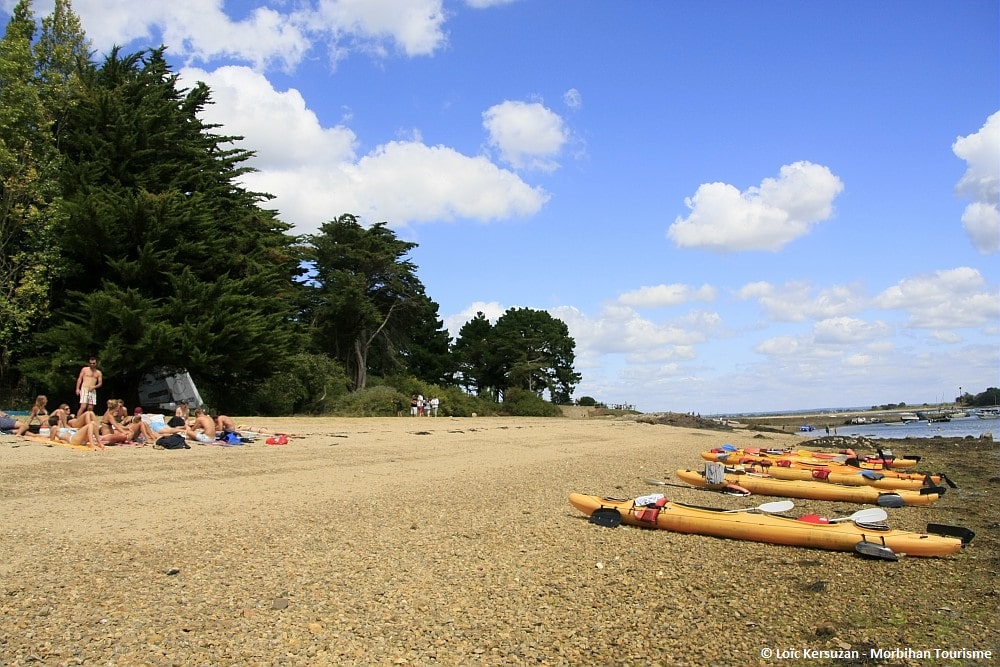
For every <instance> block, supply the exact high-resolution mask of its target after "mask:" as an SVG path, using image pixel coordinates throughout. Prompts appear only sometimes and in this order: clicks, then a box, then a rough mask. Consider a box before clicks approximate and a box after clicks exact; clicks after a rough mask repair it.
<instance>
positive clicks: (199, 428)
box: [188, 408, 229, 444]
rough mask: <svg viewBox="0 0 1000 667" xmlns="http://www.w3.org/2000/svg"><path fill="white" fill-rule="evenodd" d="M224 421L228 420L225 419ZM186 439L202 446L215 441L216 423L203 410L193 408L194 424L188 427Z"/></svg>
mask: <svg viewBox="0 0 1000 667" xmlns="http://www.w3.org/2000/svg"><path fill="white" fill-rule="evenodd" d="M226 419H229V418H228V417H226ZM188 437H189V438H192V439H194V440H197V441H198V442H200V443H202V444H208V443H210V442H213V441H215V439H216V422H215V420H214V419H212V418H211V417H210V416H209V415H207V414H205V409H204V408H195V410H194V422H193V423H192V424H191V425H190V426H189V427H188Z"/></svg>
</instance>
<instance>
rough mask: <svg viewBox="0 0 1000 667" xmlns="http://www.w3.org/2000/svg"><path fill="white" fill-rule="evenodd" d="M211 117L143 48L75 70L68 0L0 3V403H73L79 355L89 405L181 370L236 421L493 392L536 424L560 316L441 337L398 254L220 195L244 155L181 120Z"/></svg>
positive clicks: (194, 93) (82, 59)
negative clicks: (0, 31)
mask: <svg viewBox="0 0 1000 667" xmlns="http://www.w3.org/2000/svg"><path fill="white" fill-rule="evenodd" d="M210 103H211V95H210V90H209V89H208V87H207V86H205V85H204V84H202V83H199V84H197V85H195V86H193V87H192V88H190V89H183V88H181V87H180V85H179V82H178V77H177V75H175V74H174V73H173V72H172V71H171V68H170V67H169V65H168V64H167V62H166V60H165V57H164V49H163V48H160V49H154V50H144V51H140V52H138V53H132V54H124V53H122V52H121V51H120V50H119V49H114V50H112V51H111V52H110V53H109V54H108V55H107V56H106V57H104V58H103V60H101V61H100V62H97V61H95V59H94V57H93V54H92V52H91V50H90V46H89V42H88V40H87V39H86V36H85V33H84V31H83V28H82V25H81V23H80V20H79V17H78V16H77V15H76V14H75V13H74V12H73V10H72V7H71V5H70V2H69V0H56V2H55V8H54V10H53V12H52V13H51V14H50V15H48V16H46V17H43V18H42V19H41V21H40V22H39V21H36V19H35V16H34V15H33V13H32V9H31V2H30V0H21V1H20V2H19V3H18V4H17V5H16V7H15V8H14V11H13V14H12V16H11V19H10V22H9V24H8V25H7V29H6V32H5V34H4V36H3V39H2V41H0V291H2V293H0V401H3V402H5V403H6V404H7V405H8V406H10V401H11V400H13V399H14V398H23V397H26V396H29V395H33V394H34V393H46V394H48V395H49V397H50V402H51V401H52V400H64V401H66V402H68V403H71V404H72V403H73V400H74V399H75V397H74V396H73V391H74V385H75V380H76V374H77V372H78V371H79V369H80V367H81V366H82V365H84V364H85V363H86V360H87V358H88V357H89V356H91V355H93V356H96V357H97V358H98V360H99V364H100V368H101V369H102V371H103V373H104V377H105V384H104V387H103V388H102V392H101V395H102V396H103V397H110V396H118V397H121V398H124V399H125V400H126V401H129V402H132V403H133V404H135V399H136V397H137V391H138V387H139V385H140V383H141V379H142V377H143V376H144V375H145V374H147V373H151V372H155V371H164V370H166V371H170V370H178V369H186V370H188V371H189V372H190V373H191V375H192V377H193V378H194V379H195V381H196V382H197V384H198V387H199V390H200V391H201V393H202V395H203V398H205V399H206V400H207V401H208V402H209V404H210V405H211V406H212V407H213V408H217V409H221V410H226V411H229V412H232V413H235V414H253V413H260V414H289V413H307V412H312V413H322V412H330V411H335V412H346V413H352V414H391V413H392V412H393V411H395V410H397V409H399V408H400V407H401V404H403V405H404V406H405V408H406V410H407V411H408V408H409V397H410V396H411V395H412V394H416V393H421V394H427V395H429V394H437V395H438V396H439V397H440V398H441V399H442V406H443V408H444V409H445V410H446V413H447V414H458V415H461V414H463V413H469V412H472V411H479V412H488V411H490V410H491V409H494V410H499V409H501V408H500V406H499V405H498V404H497V403H496V402H497V401H498V400H501V398H502V400H503V408H502V409H504V410H506V411H508V412H514V413H518V414H524V413H528V414H545V413H548V412H551V410H552V409H553V408H554V406H553V404H554V403H565V402H568V401H569V400H570V399H571V396H572V392H573V389H574V386H575V384H576V383H577V382H579V380H580V376H579V375H578V374H577V373H576V372H574V370H573V363H574V348H575V343H574V341H573V339H572V338H571V337H570V336H569V332H568V329H567V327H566V325H565V324H564V323H563V322H561V321H560V320H558V319H555V318H553V317H551V316H550V315H549V314H548V313H546V312H544V311H538V310H532V309H527V308H518V309H510V310H508V311H507V312H506V313H504V314H503V315H502V316H501V317H500V318H499V319H498V320H497V321H496V323H491V322H490V321H489V320H488V319H487V318H486V317H485V316H484V315H483V314H482V313H480V314H478V315H477V316H476V317H475V318H474V319H472V320H471V321H469V322H467V323H466V324H465V326H464V327H462V329H461V331H460V333H459V335H458V337H457V338H456V339H454V340H452V339H451V337H450V336H449V334H448V331H447V329H445V328H444V326H443V322H442V321H441V320H440V319H439V318H438V305H437V304H436V303H435V302H434V301H433V300H432V299H431V298H430V297H429V296H428V295H427V294H426V292H425V289H424V286H423V284H422V283H421V281H420V279H419V278H418V277H417V267H416V266H415V265H414V264H413V263H412V262H411V261H410V260H409V259H408V256H409V254H410V252H411V251H412V250H413V248H414V247H415V244H413V243H409V242H406V241H403V240H401V239H399V238H397V236H396V235H395V233H394V232H393V231H392V230H391V229H390V228H389V227H388V226H387V224H386V223H378V224H375V225H371V226H368V227H365V226H363V225H362V224H360V222H359V221H358V220H357V219H356V218H355V217H354V216H353V215H350V214H342V215H339V216H337V217H335V218H332V219H331V220H330V221H328V222H326V223H325V224H323V225H322V226H321V227H320V229H319V232H318V233H316V234H313V235H308V236H296V235H294V234H292V233H291V228H290V226H289V225H288V224H286V223H284V222H282V221H281V220H280V219H279V218H278V217H277V214H276V212H275V211H273V210H269V209H268V208H267V207H266V205H267V201H268V200H269V199H270V197H269V196H268V195H267V194H266V193H257V192H250V191H248V190H246V189H245V188H244V187H242V186H241V185H239V179H240V177H241V176H242V175H244V174H245V173H247V172H248V171H249V170H250V168H249V167H248V166H247V161H248V159H249V158H251V157H252V152H251V151H249V150H246V149H243V148H240V147H239V146H238V144H239V143H240V142H241V141H242V140H243V138H242V137H234V136H225V135H221V134H217V133H216V131H217V130H218V129H219V128H218V126H213V125H208V124H206V123H204V122H202V121H201V120H200V119H199V113H200V112H201V111H202V110H203V109H204V108H205V106H206V105H208V104H210ZM247 141H248V143H249V144H252V142H253V138H252V137H248V138H247ZM546 394H547V396H548V398H549V399H550V401H544V400H542V397H543V396H545V395H546ZM491 406H492V408H491Z"/></svg>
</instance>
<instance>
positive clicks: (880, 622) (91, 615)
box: [0, 417, 1000, 666]
mask: <svg viewBox="0 0 1000 667" xmlns="http://www.w3.org/2000/svg"><path fill="white" fill-rule="evenodd" d="M244 422H246V423H252V424H255V425H258V426H271V427H275V428H285V429H288V430H294V431H295V432H297V433H300V434H302V435H303V436H305V437H301V438H293V439H292V440H291V441H290V442H289V444H288V445H284V446H268V445H265V444H264V442H263V440H262V439H261V440H258V441H257V442H255V443H253V444H248V445H244V446H241V447H225V448H224V447H215V446H198V445H195V446H194V447H193V448H192V449H190V450H179V451H170V450H157V449H153V448H152V447H144V448H114V449H112V448H108V450H106V451H103V452H79V451H73V450H70V449H66V448H63V447H58V446H51V447H50V446H45V445H41V444H32V443H26V442H24V441H22V440H19V439H15V438H12V437H5V438H0V510H2V511H0V517H2V518H0V522H2V523H0V664H3V665H184V666H187V665H341V664H353V665H394V664H399V665H402V664H412V665H429V664H442V665H529V664H530V665H727V666H729V665H751V664H782V665H794V664H809V665H822V664H852V662H853V664H861V663H862V662H866V663H867V664H874V663H875V662H880V663H881V664H948V663H947V661H944V660H937V659H935V660H923V659H915V658H912V657H911V658H906V657H900V658H899V659H895V660H881V661H869V655H870V653H869V649H870V647H872V646H878V647H881V648H884V649H904V650H909V651H911V652H912V651H924V650H930V651H933V650H950V651H955V650H959V649H967V650H993V651H994V653H993V656H994V657H993V659H992V660H985V661H983V664H1000V658H998V657H997V655H998V654H997V653H996V651H997V649H998V644H1000V641H998V636H1000V633H998V631H1000V621H998V618H997V611H996V610H997V607H998V606H1000V584H998V583H997V579H996V576H995V572H996V571H997V569H998V567H1000V557H998V549H997V544H998V524H997V523H996V513H995V508H996V505H997V500H998V498H997V486H998V484H996V483H995V482H992V483H991V482H988V481H987V480H986V479H961V475H955V477H959V479H958V480H957V481H959V483H960V486H962V488H961V489H959V490H958V491H953V492H950V493H949V494H947V495H946V496H945V498H943V499H942V500H941V502H940V503H938V504H937V505H935V506H932V507H919V508H902V509H897V510H890V512H891V515H890V521H891V523H892V524H893V526H894V527H900V528H909V529H920V528H921V527H922V526H923V525H924V524H926V523H927V522H929V521H933V522H948V523H955V522H956V520H958V521H959V522H960V523H963V524H964V525H967V526H968V527H970V528H973V529H974V530H976V531H977V533H978V536H977V538H976V540H975V541H974V542H973V544H972V545H971V546H970V547H969V548H967V549H966V550H965V551H964V552H962V553H960V554H958V555H956V556H953V557H948V558H943V559H921V558H903V559H902V560H900V561H899V562H898V563H889V562H883V561H872V560H866V559H863V558H861V557H859V556H856V555H853V554H849V553H832V552H824V551H818V550H809V549H798V548H790V547H780V546H773V545H767V544H756V543H748V542H737V541H731V540H722V539H715V538H709V537H701V536H693V535H679V534H672V533H668V532H665V531H655V530H642V529H635V528H627V527H620V528H616V529H609V528H602V527H599V526H596V525H593V524H591V523H589V522H588V521H587V520H586V518H585V517H583V516H582V515H581V514H579V513H578V512H577V511H576V510H574V509H573V508H572V507H571V506H570V505H569V504H568V502H567V496H568V495H569V493H570V492H572V491H579V492H583V493H593V494H602V495H614V496H621V497H629V496H638V495H643V494H648V493H655V492H663V493H666V495H667V496H668V497H670V498H672V499H675V500H680V501H684V502H689V503H694V504H700V505H709V506H717V507H732V508H736V507H749V506H752V505H755V504H759V503H761V502H766V501H768V500H774V499H773V498H762V497H757V496H754V497H750V498H734V497H729V496H723V495H720V494H716V493H712V492H707V491H699V490H696V489H691V488H686V487H685V488H679V487H676V486H658V487H653V486H650V485H649V484H647V483H646V482H644V479H645V478H657V479H660V480H663V481H666V482H669V483H671V484H673V483H678V482H677V480H676V479H675V476H674V474H673V473H674V470H676V469H677V468H687V467H692V468H695V467H700V466H701V459H700V458H699V456H698V452H699V451H701V450H704V449H709V448H711V447H713V446H718V445H721V444H722V443H724V442H731V443H733V444H735V445H738V446H762V445H766V446H778V445H784V444H788V443H801V442H803V440H802V439H801V438H799V437H798V436H794V435H787V436H785V435H781V434H766V435H765V436H761V435H757V436H756V437H755V435H754V433H748V432H737V433H721V432H717V431H704V430H692V429H686V428H675V427H669V426H662V425H654V424H646V423H639V422H636V421H634V420H628V419H611V418H608V419H605V418H601V419H527V418H476V419H472V418H468V419H452V418H436V419H431V418H422V419H417V418H409V417H403V418H397V419H310V418H300V419H282V420H270V421H264V420H244ZM942 456H943V455H942ZM994 456H995V454H994ZM942 461H944V459H943V458H939V459H938V461H937V462H934V461H933V460H932V461H931V462H930V463H929V464H930V465H935V467H939V464H940V463H941V462H942ZM991 465H992V464H991ZM993 470H994V473H993V474H994V475H995V474H997V473H996V472H995V470H996V466H995V465H993ZM987 503H989V504H991V507H992V508H993V510H991V511H993V514H992V519H989V518H987V515H984V513H983V512H980V511H977V507H981V506H984V505H985V504H987ZM796 504H797V508H796V510H793V514H794V513H805V512H810V511H818V512H822V513H825V514H827V515H831V516H832V515H841V516H843V515H847V514H850V513H851V512H853V511H855V510H856V509H858V508H859V506H857V505H850V504H846V503H818V502H809V501H796ZM809 651H828V652H830V653H827V654H814V653H809ZM851 651H857V652H858V656H859V660H854V661H852V660H847V661H846V662H845V661H841V660H838V659H836V658H834V657H833V656H835V655H837V654H838V653H839V652H847V654H848V655H849V654H850V652H851ZM769 652H770V653H769ZM782 652H784V653H782ZM910 655H911V656H912V653H911V654H910ZM779 658H780V659H779ZM960 662H961V663H962V664H970V663H972V662H975V661H969V660H964V661H960ZM954 664H959V663H958V662H956V663H954Z"/></svg>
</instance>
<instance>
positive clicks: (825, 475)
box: [736, 463, 941, 491]
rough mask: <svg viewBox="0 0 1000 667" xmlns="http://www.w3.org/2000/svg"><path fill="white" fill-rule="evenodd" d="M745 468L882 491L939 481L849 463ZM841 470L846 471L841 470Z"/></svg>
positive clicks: (936, 476)
mask: <svg viewBox="0 0 1000 667" xmlns="http://www.w3.org/2000/svg"><path fill="white" fill-rule="evenodd" d="M740 468H744V466H742V465H741V466H738V467H737V468H736V472H737V474H738V473H739V471H740ZM745 468H746V469H745V470H744V472H750V473H754V472H755V473H766V474H768V475H770V476H771V477H774V478H777V479H791V480H798V481H802V482H811V481H816V482H829V483H831V484H844V485H846V486H870V487H874V488H876V489H883V490H887V489H888V490H896V489H913V490H916V491H919V490H920V489H922V488H925V487H930V486H937V485H938V484H940V481H941V476H940V475H916V474H913V475H911V474H907V473H898V475H899V476H896V475H885V474H883V473H881V472H875V471H872V470H859V469H857V468H853V469H852V468H850V466H833V465H829V466H828V465H825V464H822V465H815V466H813V465H805V464H794V463H793V464H792V465H790V466H776V465H767V466H763V465H760V464H756V465H755V464H750V465H749V466H745ZM844 469H846V470H847V471H849V472H845V471H844ZM869 475H871V476H878V479H872V477H870V476H869Z"/></svg>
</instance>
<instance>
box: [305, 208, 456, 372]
mask: <svg viewBox="0 0 1000 667" xmlns="http://www.w3.org/2000/svg"><path fill="white" fill-rule="evenodd" d="M309 244H310V253H311V259H312V260H313V266H312V279H311V280H310V283H309V285H310V291H311V294H310V298H309V305H308V314H307V315H308V320H309V322H310V325H311V326H310V331H311V335H312V340H313V342H314V345H315V346H316V347H317V348H318V350H320V351H322V352H324V353H325V354H328V355H330V356H331V357H333V358H335V359H337V360H338V361H340V362H341V363H342V364H343V365H344V366H345V367H346V368H348V369H349V371H350V374H351V376H352V377H353V379H354V388H355V389H364V388H365V386H366V384H367V381H368V373H369V372H379V373H382V374H388V373H390V372H393V371H399V370H403V364H404V362H403V359H402V358H401V354H402V351H403V350H409V349H415V348H412V347H411V346H412V345H413V337H414V335H415V334H422V333H425V332H426V327H425V326H423V325H424V324H425V323H426V322H427V320H428V318H429V317H431V316H433V317H434V318H436V316H437V304H434V303H433V302H432V301H430V299H428V298H427V295H426V294H425V291H424V286H423V283H421V282H420V279H419V278H417V274H416V266H415V265H414V264H413V262H411V261H410V260H408V259H406V256H407V255H408V254H409V252H410V250H412V249H413V248H414V247H415V246H416V244H414V243H410V242H407V241H402V240H400V239H399V238H397V237H396V234H395V232H393V231H392V230H391V229H389V228H388V227H387V226H386V223H384V222H380V223H377V224H375V225H372V226H371V227H368V228H365V227H363V226H362V225H361V224H360V223H359V222H358V220H357V218H356V217H355V216H353V215H350V214H345V215H342V216H340V217H339V218H337V219H336V220H332V221H330V222H327V223H325V224H324V225H323V226H322V227H321V228H320V232H319V234H316V235H313V236H311V237H310V238H309ZM435 321H436V320H435ZM444 335H445V336H447V333H446V332H445V334H444Z"/></svg>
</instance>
